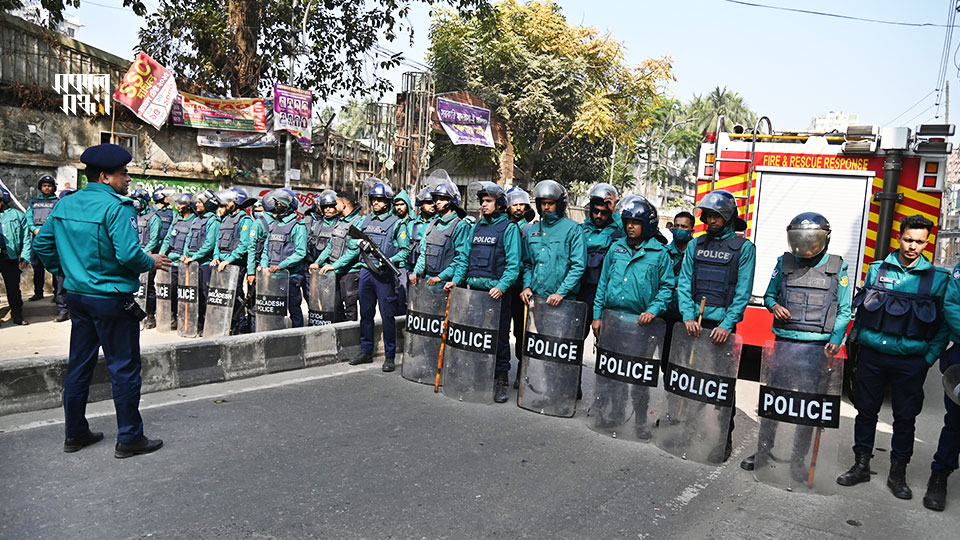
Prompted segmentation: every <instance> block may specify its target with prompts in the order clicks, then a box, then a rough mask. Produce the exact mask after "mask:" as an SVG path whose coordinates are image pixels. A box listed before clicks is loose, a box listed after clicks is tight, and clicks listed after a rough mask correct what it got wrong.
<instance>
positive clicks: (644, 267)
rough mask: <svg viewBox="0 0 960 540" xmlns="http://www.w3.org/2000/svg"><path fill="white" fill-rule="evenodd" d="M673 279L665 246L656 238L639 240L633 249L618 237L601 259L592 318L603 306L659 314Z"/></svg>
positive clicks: (628, 311)
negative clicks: (601, 268)
mask: <svg viewBox="0 0 960 540" xmlns="http://www.w3.org/2000/svg"><path fill="white" fill-rule="evenodd" d="M676 283H677V278H676V276H674V275H673V266H672V265H671V264H670V256H669V255H668V254H667V248H666V247H665V246H664V245H663V244H661V243H660V242H659V241H658V240H657V239H656V238H648V239H646V240H644V241H642V242H641V243H640V245H639V246H638V247H637V249H633V248H631V247H630V245H629V244H627V239H626V238H620V239H619V240H617V241H615V242H614V243H613V245H611V246H610V250H609V251H607V256H606V257H605V258H604V259H603V270H602V271H601V272H600V282H599V283H597V296H596V299H595V300H594V302H593V306H592V308H593V318H594V320H599V319H600V317H601V314H602V312H603V310H604V309H615V310H617V311H625V312H627V313H633V314H636V315H639V314H641V313H643V312H644V311H647V312H650V313H652V314H653V315H654V316H659V315H661V314H663V312H664V311H666V309H667V303H668V302H669V301H670V298H671V297H672V296H673V289H674V287H676Z"/></svg>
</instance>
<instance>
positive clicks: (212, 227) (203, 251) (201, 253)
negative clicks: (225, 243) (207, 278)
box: [184, 214, 220, 264]
mask: <svg viewBox="0 0 960 540" xmlns="http://www.w3.org/2000/svg"><path fill="white" fill-rule="evenodd" d="M204 233H205V234H206V236H205V237H204V238H203V244H201V245H200V248H199V249H197V250H196V251H194V252H192V253H191V252H190V251H187V252H186V253H184V255H186V256H187V257H190V259H192V260H194V261H196V262H197V263H198V264H209V263H210V261H212V260H213V250H214V249H215V248H216V247H217V240H218V239H219V238H220V216H218V215H216V214H212V215H211V216H210V219H209V220H207V225H206V227H205V228H204ZM189 242H190V239H189V238H187V243H189ZM184 249H186V248H184Z"/></svg>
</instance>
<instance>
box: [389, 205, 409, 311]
mask: <svg viewBox="0 0 960 540" xmlns="http://www.w3.org/2000/svg"><path fill="white" fill-rule="evenodd" d="M410 206H411V205H410V194H408V193H407V190H405V189H403V190H400V193H397V196H396V197H394V198H393V213H394V214H396V215H397V217H398V218H399V219H400V221H399V225H400V226H401V227H403V228H404V230H405V231H407V239H408V240H409V239H410V223H412V222H413V216H411V215H410ZM409 260H410V256H409V255H407V258H406V259H404V260H402V261H400V264H398V265H397V269H398V270H400V278H399V281H400V289H399V290H397V315H405V314H406V313H407V275H408V273H409V272H410V271H411V270H413V267H412V266H411V267H407V261H409Z"/></svg>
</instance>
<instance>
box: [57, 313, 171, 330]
mask: <svg viewBox="0 0 960 540" xmlns="http://www.w3.org/2000/svg"><path fill="white" fill-rule="evenodd" d="M68 317H69V315H68ZM156 327H157V318H156V317H155V316H153V315H147V318H146V319H144V320H143V329H144V330H150V329H151V328H156Z"/></svg>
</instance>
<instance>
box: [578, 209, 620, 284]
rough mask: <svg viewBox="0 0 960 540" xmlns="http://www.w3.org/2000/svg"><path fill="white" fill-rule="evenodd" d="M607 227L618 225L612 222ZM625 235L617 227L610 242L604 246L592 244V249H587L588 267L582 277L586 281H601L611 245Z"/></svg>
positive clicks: (591, 282) (592, 282)
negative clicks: (604, 260)
mask: <svg viewBox="0 0 960 540" xmlns="http://www.w3.org/2000/svg"><path fill="white" fill-rule="evenodd" d="M607 227H616V225H615V224H614V223H612V222H611V223H610V224H608V225H607ZM623 237H624V234H623V233H622V232H620V230H619V229H616V230H615V231H614V232H613V234H611V235H610V243H609V244H607V245H606V246H603V247H600V246H591V247H590V249H588V250H587V269H586V270H585V271H584V272H583V278H582V279H583V282H584V283H587V284H589V285H596V284H598V283H600V272H601V271H603V259H604V258H606V256H607V251H608V250H609V249H610V246H611V245H613V243H614V242H616V241H617V240H618V239H620V238H623Z"/></svg>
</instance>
